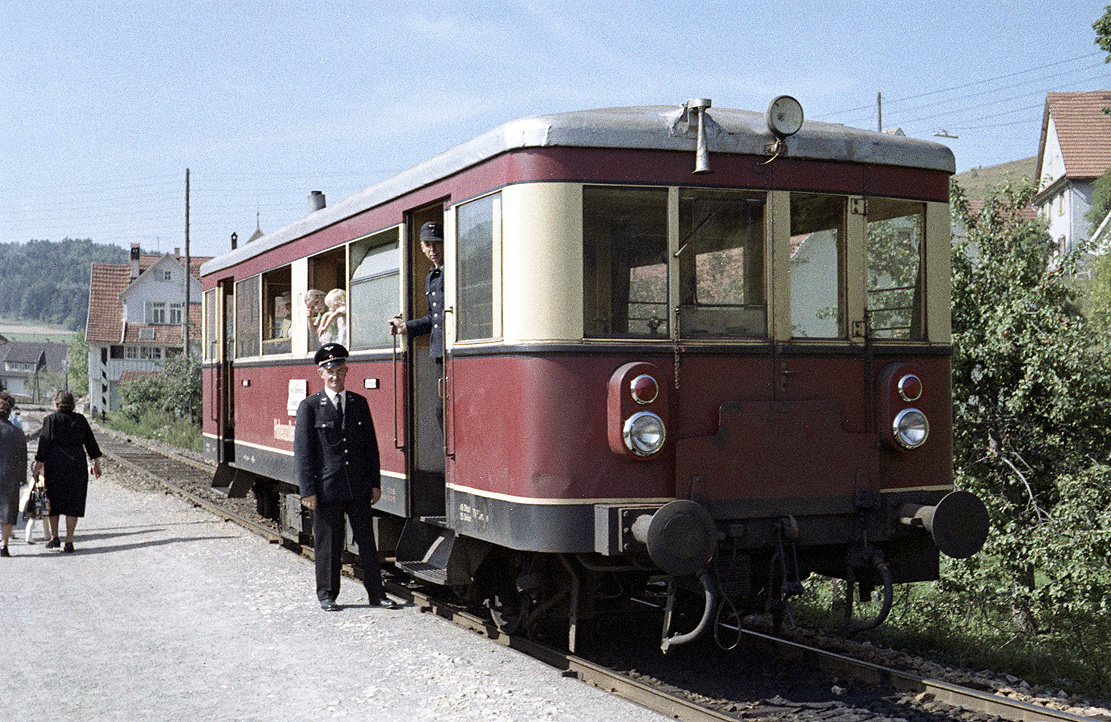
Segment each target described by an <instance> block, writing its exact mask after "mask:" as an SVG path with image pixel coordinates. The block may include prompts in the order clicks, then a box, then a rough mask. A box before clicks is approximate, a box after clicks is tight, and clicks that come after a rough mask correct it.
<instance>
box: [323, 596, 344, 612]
mask: <svg viewBox="0 0 1111 722" xmlns="http://www.w3.org/2000/svg"><path fill="white" fill-rule="evenodd" d="M320 608H321V609H323V610H324V611H325V612H338V611H339V610H341V609H343V607H341V606H340V605H338V604H336V600H335V599H321V600H320Z"/></svg>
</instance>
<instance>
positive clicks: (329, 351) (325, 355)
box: [312, 343, 347, 369]
mask: <svg viewBox="0 0 1111 722" xmlns="http://www.w3.org/2000/svg"><path fill="white" fill-rule="evenodd" d="M312 360H313V363H315V364H316V365H317V366H319V367H320V368H322V369H330V368H332V367H333V366H339V365H340V364H342V363H346V362H347V349H345V348H344V347H343V346H342V345H341V344H338V343H326V344H324V345H323V346H321V347H320V349H319V350H318V351H317V352H316V355H315V356H313V357H312Z"/></svg>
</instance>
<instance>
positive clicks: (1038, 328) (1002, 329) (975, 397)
mask: <svg viewBox="0 0 1111 722" xmlns="http://www.w3.org/2000/svg"><path fill="white" fill-rule="evenodd" d="M1033 194H1034V188H1033V186H1032V185H1030V184H1029V183H1026V184H1023V185H1021V186H1018V187H1007V188H1003V189H1000V190H999V191H997V192H996V193H995V194H994V195H992V196H990V197H989V198H988V199H987V201H986V205H985V206H984V208H983V210H982V211H981V212H979V213H978V214H973V213H971V212H970V211H969V206H968V203H967V201H966V199H965V198H964V195H963V193H962V192H961V189H960V187H959V186H957V185H954V187H953V193H952V198H953V210H954V216H955V218H954V220H955V221H956V222H957V223H959V224H963V226H964V227H965V228H966V229H967V235H966V236H964V237H961V238H957V239H956V240H955V242H954V246H953V256H952V267H953V346H954V356H953V398H954V467H955V471H956V478H957V482H958V484H959V485H960V486H962V487H963V488H967V489H969V490H971V491H974V492H975V493H977V494H978V495H979V496H980V497H981V498H982V499H984V501H985V503H986V504H987V506H988V509H989V512H990V514H991V519H992V534H991V536H990V537H989V539H988V543H987V545H986V546H985V549H984V550H983V552H981V553H980V554H979V555H977V556H975V557H973V558H972V559H969V560H965V561H961V562H953V563H951V565H950V567H951V568H950V573H949V574H948V575H947V576H946V581H945V583H944V584H945V586H946V588H947V589H948V590H949V591H955V592H957V593H959V594H961V595H963V596H964V597H966V598H967V599H968V600H969V601H970V602H971V603H974V604H977V605H992V606H995V607H996V608H998V609H999V610H1001V611H1002V612H1003V613H1007V612H1008V611H1009V612H1010V613H1011V614H1012V615H1013V619H1014V620H1015V622H1016V626H1017V628H1018V629H1019V630H1023V631H1035V630H1043V631H1044V630H1058V631H1060V630H1063V629H1064V628H1066V627H1068V628H1070V629H1071V628H1073V626H1074V625H1083V624H1085V623H1094V622H1093V620H1097V619H1105V618H1106V612H1107V611H1108V602H1109V600H1111V568H1109V566H1108V558H1109V557H1108V551H1109V545H1111V512H1109V511H1108V510H1109V509H1111V483H1109V481H1111V473H1109V470H1108V464H1109V453H1108V446H1109V443H1108V439H1109V432H1111V406H1109V405H1108V404H1107V401H1106V400H1107V399H1108V398H1111V371H1109V367H1108V364H1107V359H1106V358H1104V357H1103V356H1102V355H1101V354H1100V353H1098V352H1097V351H1096V350H1094V349H1096V348H1097V344H1096V343H1095V341H1096V337H1095V334H1094V333H1093V330H1092V327H1091V326H1090V325H1089V324H1088V323H1087V322H1086V320H1085V318H1084V316H1083V315H1082V314H1081V313H1080V309H1079V307H1078V305H1077V302H1076V297H1075V293H1074V291H1073V290H1072V288H1071V287H1070V285H1069V283H1068V282H1067V279H1068V277H1069V275H1070V272H1071V271H1072V270H1073V269H1074V268H1075V264H1076V262H1077V258H1078V253H1079V252H1077V253H1074V254H1073V255H1072V256H1070V257H1069V258H1067V259H1065V261H1064V264H1063V265H1061V266H1058V267H1049V266H1048V261H1049V259H1050V253H1051V250H1052V243H1051V240H1050V238H1049V236H1048V234H1047V233H1046V231H1045V227H1044V224H1043V222H1041V221H1027V220H1023V219H1022V218H1021V216H1020V210H1021V209H1022V208H1024V207H1025V206H1026V205H1027V204H1028V203H1029V200H1030V198H1031V197H1032V196H1033ZM1100 615H1104V616H1103V617H1100Z"/></svg>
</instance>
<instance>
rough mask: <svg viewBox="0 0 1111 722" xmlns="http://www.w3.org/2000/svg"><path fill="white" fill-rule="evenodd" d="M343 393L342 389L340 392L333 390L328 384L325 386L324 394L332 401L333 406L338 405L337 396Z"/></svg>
mask: <svg viewBox="0 0 1111 722" xmlns="http://www.w3.org/2000/svg"><path fill="white" fill-rule="evenodd" d="M342 393H343V392H342V391H341V392H339V393H336V392H334V391H332V390H331V389H330V388H328V387H327V386H325V387H324V394H325V395H326V396H327V397H328V400H329V401H331V402H332V406H335V405H336V396H339V395H340V394H342ZM336 408H339V407H338V406H337V407H336Z"/></svg>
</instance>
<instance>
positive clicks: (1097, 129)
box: [1035, 90, 1111, 178]
mask: <svg viewBox="0 0 1111 722" xmlns="http://www.w3.org/2000/svg"><path fill="white" fill-rule="evenodd" d="M1107 107H1111V90H1094V91H1090V92H1082V93H1046V96H1045V112H1044V114H1043V118H1042V138H1041V147H1040V149H1039V152H1038V167H1037V172H1036V176H1035V177H1036V178H1041V175H1042V156H1043V155H1044V153H1045V142H1046V134H1047V133H1048V132H1049V119H1050V118H1051V117H1052V118H1053V127H1054V128H1055V129H1056V131H1057V140H1058V141H1059V142H1060V144H1061V156H1062V158H1063V159H1064V162H1065V175H1067V176H1068V177H1070V178H1098V177H1099V176H1100V175H1102V174H1103V172H1104V171H1105V170H1107V169H1108V168H1111V116H1108V115H1105V114H1104V112H1103V109H1104V108H1107Z"/></svg>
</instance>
